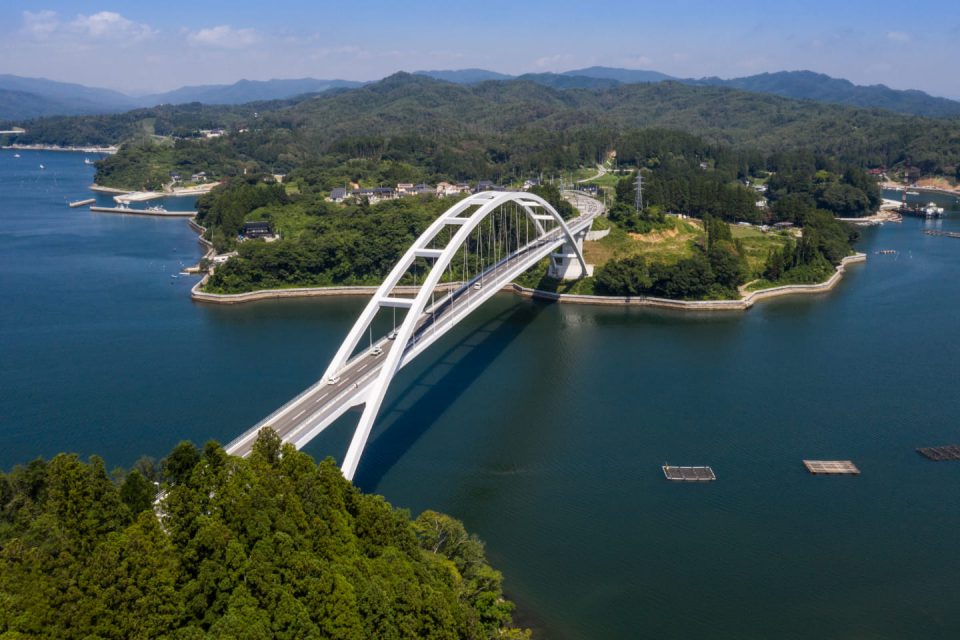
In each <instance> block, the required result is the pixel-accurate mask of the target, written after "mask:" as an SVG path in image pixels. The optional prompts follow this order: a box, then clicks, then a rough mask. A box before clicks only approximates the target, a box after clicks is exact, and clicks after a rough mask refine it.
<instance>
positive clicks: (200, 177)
mask: <svg viewBox="0 0 960 640" xmlns="http://www.w3.org/2000/svg"><path fill="white" fill-rule="evenodd" d="M190 180H192V181H193V182H206V181H207V172H206V171H199V172H197V173H195V174H193V175H192V176H190Z"/></svg>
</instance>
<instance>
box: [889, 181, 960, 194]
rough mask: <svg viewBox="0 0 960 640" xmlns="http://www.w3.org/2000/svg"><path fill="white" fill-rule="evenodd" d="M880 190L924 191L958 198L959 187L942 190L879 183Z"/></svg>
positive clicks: (938, 188) (893, 183) (894, 183)
mask: <svg viewBox="0 0 960 640" xmlns="http://www.w3.org/2000/svg"><path fill="white" fill-rule="evenodd" d="M880 188H881V189H886V190H887V191H919V192H921V193H922V192H924V191H926V192H928V193H939V194H940V195H944V196H955V197H960V186H958V187H955V188H953V189H942V188H940V187H905V186H904V185H902V184H897V183H896V182H882V183H880Z"/></svg>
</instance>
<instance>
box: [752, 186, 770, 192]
mask: <svg viewBox="0 0 960 640" xmlns="http://www.w3.org/2000/svg"><path fill="white" fill-rule="evenodd" d="M753 190H754V191H756V192H757V193H766V192H767V185H765V184H758V185H756V186H755V187H754V188H753Z"/></svg>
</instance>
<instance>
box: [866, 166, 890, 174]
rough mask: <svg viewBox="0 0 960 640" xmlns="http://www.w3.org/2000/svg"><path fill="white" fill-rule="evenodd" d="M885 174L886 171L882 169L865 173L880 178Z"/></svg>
mask: <svg viewBox="0 0 960 640" xmlns="http://www.w3.org/2000/svg"><path fill="white" fill-rule="evenodd" d="M886 172H887V170H886V169H884V168H882V167H881V168H880V169H870V170H869V171H867V173H869V174H870V175H872V176H882V175H883V174H884V173H886Z"/></svg>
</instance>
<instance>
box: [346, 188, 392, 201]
mask: <svg viewBox="0 0 960 640" xmlns="http://www.w3.org/2000/svg"><path fill="white" fill-rule="evenodd" d="M350 195H352V196H353V197H354V198H366V199H367V200H368V201H369V202H370V204H375V203H377V202H380V201H381V200H393V199H394V198H395V197H396V192H395V191H394V190H393V189H391V188H390V187H377V188H375V189H354V190H353V191H352V192H351V193H350Z"/></svg>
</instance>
